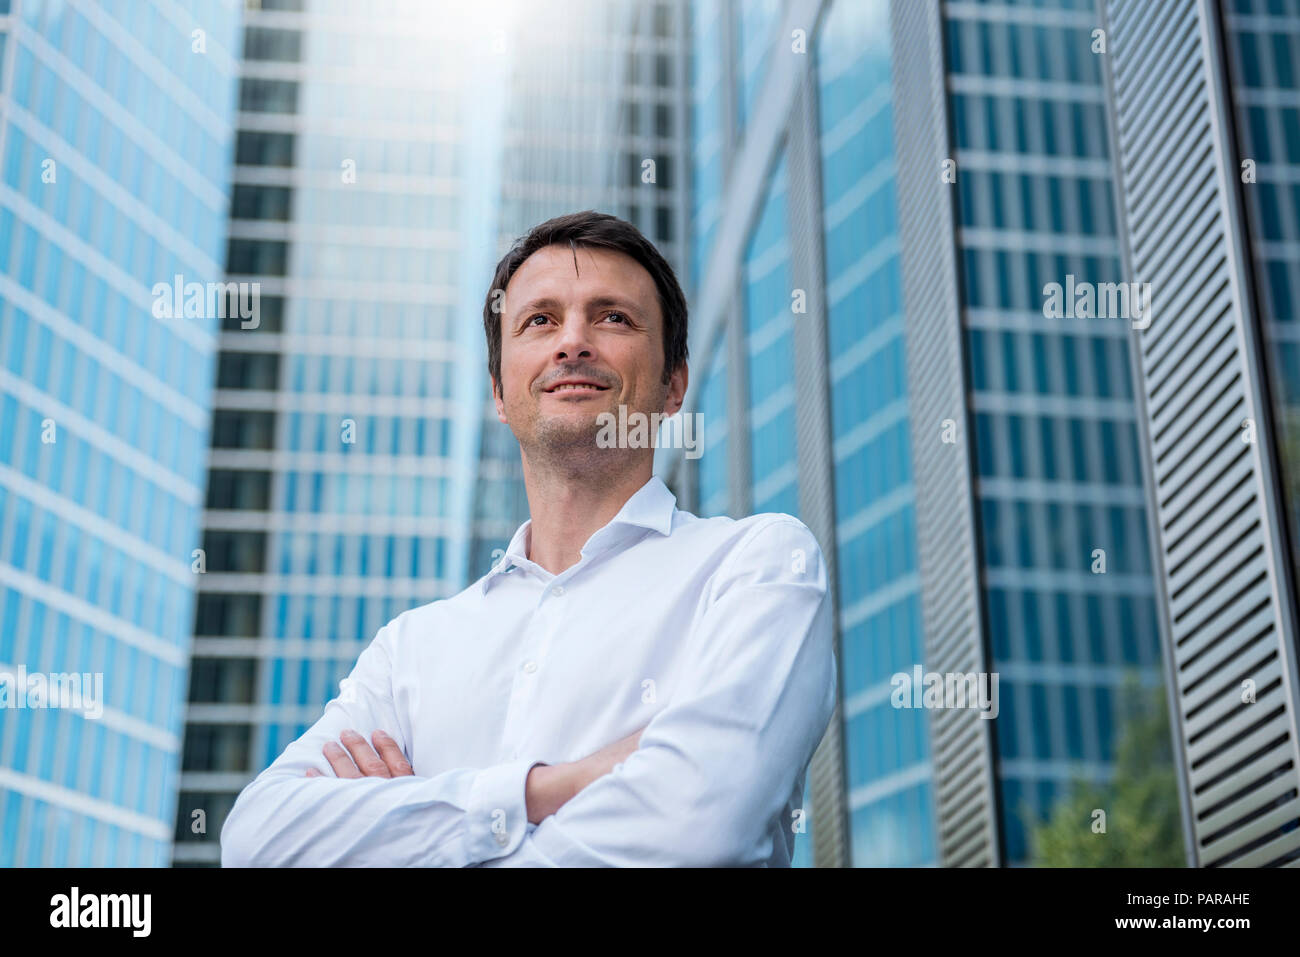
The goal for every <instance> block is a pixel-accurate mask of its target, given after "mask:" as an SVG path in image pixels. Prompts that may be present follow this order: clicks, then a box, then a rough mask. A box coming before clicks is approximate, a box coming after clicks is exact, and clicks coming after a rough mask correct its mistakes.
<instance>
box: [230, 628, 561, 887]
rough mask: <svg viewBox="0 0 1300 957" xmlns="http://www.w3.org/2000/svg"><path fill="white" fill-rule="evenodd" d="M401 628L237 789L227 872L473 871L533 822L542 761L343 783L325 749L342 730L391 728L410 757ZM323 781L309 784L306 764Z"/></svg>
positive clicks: (383, 633)
mask: <svg viewBox="0 0 1300 957" xmlns="http://www.w3.org/2000/svg"><path fill="white" fill-rule="evenodd" d="M393 638H394V628H393V623H390V624H389V625H386V626H384V628H381V629H380V631H379V634H378V635H376V637H375V640H374V641H373V642H371V644H370V645H369V646H368V647H367V648H366V650H365V651H363V652H362V653H361V655H360V657H359V658H358V659H357V664H356V667H355V668H353V670H352V673H351V675H349V677H348V678H347V679H346V680H345V681H344V682H343V691H342V693H341V694H340V695H339V697H337V698H335V699H334V700H332V701H330V702H329V703H328V704H327V705H326V706H325V712H324V714H323V715H322V716H321V718H320V720H319V721H317V722H316V723H315V724H314V725H312V727H311V728H310V729H309V730H308V731H307V732H306V733H305V734H303V736H302V737H300V738H298V740H296V741H294V742H293V743H292V744H290V745H289V746H288V747H287V748H286V749H285V751H284V753H283V754H281V755H280V756H279V757H278V758H277V759H276V760H275V762H274V763H272V764H271V766H270V767H269V768H267V769H266V770H265V771H263V772H262V773H261V774H259V775H258V776H257V778H255V779H254V780H253V782H252V783H251V784H249V785H248V786H247V787H246V788H244V790H243V791H242V792H241V793H240V795H239V798H238V799H237V800H236V802H235V805H234V807H233V808H231V810H230V813H229V814H228V815H227V816H226V820H225V823H224V825H223V826H222V830H221V863H222V866H224V867H347V866H361V867H365V866H375V867H422V866H427V867H464V866H467V865H469V864H471V863H475V862H479V861H484V860H488V859H490V858H493V857H497V856H499V855H501V854H507V853H509V852H510V851H512V850H514V849H515V848H516V847H518V845H519V843H520V841H522V839H523V837H524V834H525V832H526V829H527V827H528V812H527V806H526V804H525V796H524V782H525V779H526V778H527V777H528V771H529V769H530V768H532V766H533V765H534V764H538V763H541V762H536V761H526V760H524V761H515V762H511V763H507V764H500V765H495V766H492V767H488V768H484V769H474V768H456V769H452V770H448V771H444V772H442V773H439V774H437V775H434V776H433V777H419V776H404V777H398V778H374V777H362V778H339V777H336V776H335V774H334V770H333V769H332V768H331V767H330V765H329V762H328V761H327V760H326V759H325V756H324V754H322V752H321V748H322V747H323V746H324V745H325V744H326V743H327V742H329V741H338V739H339V734H340V732H342V731H343V730H344V729H345V728H352V729H353V730H355V731H357V732H359V733H360V734H362V735H363V736H365V738H366V740H367V741H369V740H370V736H371V734H372V733H373V732H374V731H375V730H376V729H382V730H383V731H385V732H387V733H388V734H389V735H391V736H392V737H393V739H394V740H396V741H397V743H398V745H399V746H400V747H401V749H402V753H403V754H405V755H407V756H408V759H409V755H410V753H411V750H410V747H409V745H408V742H407V741H406V740H405V739H404V737H403V731H402V729H403V728H405V727H408V726H409V724H408V722H406V721H399V720H398V714H397V710H396V707H395V704H394V697H393V691H392V654H391V645H390V643H391V641H392V640H393ZM312 767H314V768H316V769H317V770H319V771H320V772H322V775H323V776H322V777H310V778H309V777H306V776H305V774H306V771H307V769H308V768H312Z"/></svg>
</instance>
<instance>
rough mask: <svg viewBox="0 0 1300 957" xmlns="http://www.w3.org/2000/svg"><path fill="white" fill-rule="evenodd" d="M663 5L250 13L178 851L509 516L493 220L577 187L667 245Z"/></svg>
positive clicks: (450, 584) (333, 3) (516, 470)
mask: <svg viewBox="0 0 1300 957" xmlns="http://www.w3.org/2000/svg"><path fill="white" fill-rule="evenodd" d="M680 9H681V8H680V5H679V4H678V3H676V2H670V3H658V4H644V3H625V4H612V3H605V2H599V3H596V2H593V3H587V4H564V5H560V6H553V7H546V6H539V7H532V6H529V5H518V4H502V5H499V6H493V7H491V8H485V9H484V10H482V11H479V15H473V16H465V17H464V18H460V17H450V18H448V17H447V16H445V15H444V14H445V8H436V9H435V8H434V7H433V6H432V5H431V4H428V3H426V2H425V0H389V2H386V3H384V4H379V5H375V4H371V5H368V6H366V7H365V8H364V9H362V8H357V7H355V5H353V4H350V3H348V2H344V0H309V2H303V0H275V2H270V0H263V2H262V4H261V8H260V9H259V10H250V11H248V14H247V26H246V32H245V56H244V61H243V63H242V69H241V85H240V112H239V115H238V123H237V125H238V138H237V142H236V149H235V169H234V194H233V202H232V209H231V226H230V243H229V250H228V256H227V268H228V272H229V278H230V280H231V281H236V280H238V281H255V282H258V283H260V288H261V316H260V323H259V324H258V326H257V327H256V328H244V327H243V325H244V324H243V323H242V322H241V321H240V320H239V319H238V318H232V319H231V320H230V321H228V322H227V324H226V326H225V328H224V329H223V331H222V333H221V338H220V347H221V355H220V364H219V371H218V382H217V387H218V388H217V394H216V414H215V419H214V426H213V436H212V452H211V461H210V464H211V470H210V477H209V483H208V492H207V503H206V510H205V512H204V545H205V548H206V561H207V567H206V573H205V574H204V575H203V576H202V578H201V592H200V598H199V605H198V612H197V615H196V618H195V643H194V649H195V660H194V671H193V680H192V682H191V685H190V706H189V713H188V727H187V731H186V741H185V765H184V774H183V776H182V788H183V790H182V796H181V805H180V809H179V811H178V813H177V816H176V821H175V839H176V849H175V862H176V863H177V864H178V865H199V866H201V865H206V864H215V863H216V862H217V861H218V860H219V856H220V855H219V847H218V844H217V837H218V835H219V833H220V828H221V823H222V822H223V821H224V819H225V816H226V814H227V813H228V811H229V809H230V807H231V806H232V805H233V803H234V800H235V798H236V797H237V796H238V793H239V791H240V790H241V789H242V788H243V787H244V785H245V784H247V783H248V782H249V781H250V780H251V779H252V778H253V777H254V776H255V775H256V774H257V773H258V772H259V771H260V770H261V769H262V768H264V767H266V766H267V765H269V764H270V763H271V762H272V761H273V760H274V759H275V757H276V756H278V755H279V753H280V752H281V751H283V749H284V748H285V746H286V745H288V744H289V743H290V742H291V741H292V740H294V739H295V738H296V737H298V736H299V735H301V734H302V733H303V731H305V730H306V729H307V728H308V727H309V726H310V725H311V724H312V723H313V722H314V721H315V720H316V719H317V718H318V717H319V715H320V711H321V708H322V706H323V705H324V704H325V703H326V702H327V701H328V700H329V699H330V698H332V697H333V696H335V695H336V694H337V693H338V692H339V681H340V679H341V678H343V677H344V676H346V674H347V673H348V672H349V671H350V670H351V667H352V665H353V663H354V662H355V660H356V658H357V656H358V655H359V653H360V652H361V650H362V649H363V648H364V647H365V646H366V645H367V644H368V643H369V642H370V641H371V640H372V639H373V637H374V635H375V633H376V631H377V630H378V629H379V628H380V627H381V626H382V625H383V624H385V623H386V622H387V621H389V620H390V619H392V618H393V617H395V616H396V615H398V614H399V613H401V612H402V611H405V610H407V609H408V608H413V607H416V606H418V605H421V604H424V603H426V602H429V601H432V600H435V599H438V598H443V597H448V596H450V595H452V594H455V593H456V592H458V591H460V590H461V589H463V588H464V587H466V585H468V584H469V583H470V582H472V581H473V580H475V579H476V578H478V577H480V576H481V575H483V574H485V573H486V572H487V571H488V569H489V568H490V566H491V563H492V562H493V560H494V554H495V557H499V554H500V552H499V551H498V550H499V549H504V547H505V545H506V544H507V543H508V541H509V538H510V536H511V535H512V534H513V533H514V531H515V528H516V527H517V526H518V524H519V523H520V522H522V521H523V520H524V519H526V518H527V517H528V515H527V502H526V500H525V498H524V495H523V489H522V479H521V473H520V463H519V451H518V446H517V444H516V443H515V441H514V439H513V436H512V435H511V434H510V432H509V429H508V428H507V427H506V426H504V425H502V424H501V423H500V422H498V421H497V418H496V412H495V409H494V407H493V405H492V403H491V401H490V399H489V386H488V377H487V359H486V346H485V343H484V339H483V331H482V329H483V327H482V321H481V316H482V309H483V301H484V298H485V296H486V294H487V287H486V284H487V283H488V282H489V281H490V279H491V276H492V270H493V267H494V266H495V264H496V262H497V259H498V258H499V257H500V255H501V254H503V253H504V252H505V247H506V245H507V244H508V242H509V241H510V240H513V239H514V238H515V237H517V236H518V235H520V234H521V233H523V232H524V231H525V230H526V229H527V228H528V227H530V226H532V225H534V224H536V223H538V222H540V221H542V220H545V219H548V218H550V217H552V216H555V215H558V214H560V213H565V212H573V211H576V210H581V209H586V208H596V209H600V210H608V211H612V212H615V213H617V214H619V215H622V216H624V217H625V218H627V219H629V220H631V221H632V222H635V223H637V224H638V225H639V226H640V228H641V229H642V230H643V231H644V232H645V233H646V235H647V236H649V237H651V238H652V239H654V240H655V241H656V242H657V243H658V244H659V247H660V249H661V251H663V252H664V254H665V255H666V256H667V257H669V259H670V260H672V259H674V258H675V257H677V256H679V254H680V250H681V249H683V248H684V243H682V242H681V240H680V236H679V234H680V232H681V230H682V229H683V228H684V226H683V225H682V224H683V223H684V221H685V218H686V217H685V208H684V199H683V196H684V194H683V191H682V190H681V188H680V187H679V186H678V184H677V180H678V177H679V175H680V173H679V170H681V169H682V167H683V166H684V165H685V159H684V155H680V151H681V149H682V144H683V143H684V142H685V138H684V136H683V135H682V131H681V130H680V129H679V128H678V124H680V123H683V122H684V120H683V119H682V116H683V113H684V111H683V109H682V106H681V102H679V101H681V100H682V99H683V97H684V93H683V89H684V87H683V75H682V70H683V69H684V64H683V63H682V62H681V56H680V54H679V52H678V51H679V50H680V49H681V42H682V41H681V35H682V34H684V30H685V27H684V24H683V20H682V15H681V12H680ZM646 159H651V160H653V161H654V172H655V175H654V176H653V177H651V178H650V179H649V181H647V180H646V179H645V178H643V170H644V161H645V160H646ZM200 810H201V811H203V812H204V814H203V815H200V816H198V817H202V818H203V819H204V820H206V825H207V826H206V828H205V829H202V830H200V829H196V827H195V824H194V822H195V820H196V819H197V818H196V814H195V812H196V811H200Z"/></svg>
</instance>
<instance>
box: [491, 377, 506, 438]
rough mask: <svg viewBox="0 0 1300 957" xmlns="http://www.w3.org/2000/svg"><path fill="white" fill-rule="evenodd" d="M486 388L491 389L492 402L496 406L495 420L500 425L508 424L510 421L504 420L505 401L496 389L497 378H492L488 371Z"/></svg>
mask: <svg viewBox="0 0 1300 957" xmlns="http://www.w3.org/2000/svg"><path fill="white" fill-rule="evenodd" d="M488 388H489V389H491V390H492V402H493V404H495V405H496V407H497V421H498V422H500V423H501V424H502V425H509V424H510V423H509V422H508V421H507V420H506V404H505V401H504V400H503V399H502V398H501V394H500V391H499V390H498V389H497V380H496V379H495V378H493V376H492V374H491V373H490V372H489V373H488Z"/></svg>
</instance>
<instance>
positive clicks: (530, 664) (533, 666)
mask: <svg viewBox="0 0 1300 957" xmlns="http://www.w3.org/2000/svg"><path fill="white" fill-rule="evenodd" d="M536 670H537V662H535V661H525V662H524V671H526V672H528V673H529V674H530V675H531V674H532V673H533V672H534V671H536Z"/></svg>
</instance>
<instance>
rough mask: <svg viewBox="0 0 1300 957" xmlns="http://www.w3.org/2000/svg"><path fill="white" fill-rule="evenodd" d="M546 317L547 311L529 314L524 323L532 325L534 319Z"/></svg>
mask: <svg viewBox="0 0 1300 957" xmlns="http://www.w3.org/2000/svg"><path fill="white" fill-rule="evenodd" d="M545 318H546V315H545V313H541V312H539V313H538V314H537V315H535V316H529V317H528V319H526V320H525V321H524V325H525V326H531V325H532V324H533V320H534V319H545Z"/></svg>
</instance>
